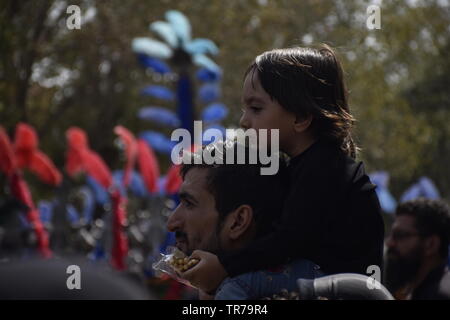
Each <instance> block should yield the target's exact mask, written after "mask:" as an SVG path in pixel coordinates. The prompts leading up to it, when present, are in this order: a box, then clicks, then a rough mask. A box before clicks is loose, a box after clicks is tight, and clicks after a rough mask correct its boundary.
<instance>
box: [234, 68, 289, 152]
mask: <svg viewBox="0 0 450 320" xmlns="http://www.w3.org/2000/svg"><path fill="white" fill-rule="evenodd" d="M242 105H243V108H242V112H243V114H242V117H241V120H240V122H239V124H240V126H241V127H242V128H243V129H245V130H246V129H250V128H253V129H256V130H258V129H279V130H280V132H279V133H280V142H279V143H280V144H279V145H280V150H281V151H284V152H288V149H289V146H290V145H291V144H292V143H293V140H294V139H295V137H294V134H295V131H294V123H295V120H296V117H295V115H294V114H293V113H291V112H289V111H287V110H286V109H284V108H283V107H282V106H281V105H280V104H279V103H278V102H277V101H276V100H272V99H271V98H270V96H269V94H268V93H267V92H266V91H264V89H263V87H262V86H261V83H260V81H259V76H258V72H257V71H254V72H250V73H249V74H248V75H247V77H246V78H245V81H244V88H243V94H242Z"/></svg>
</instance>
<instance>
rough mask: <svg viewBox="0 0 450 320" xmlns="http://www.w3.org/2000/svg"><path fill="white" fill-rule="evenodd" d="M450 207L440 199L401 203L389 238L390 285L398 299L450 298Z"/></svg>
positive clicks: (387, 285) (387, 272)
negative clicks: (448, 262) (449, 252)
mask: <svg viewBox="0 0 450 320" xmlns="http://www.w3.org/2000/svg"><path fill="white" fill-rule="evenodd" d="M449 236H450V210H449V207H448V205H447V204H446V203H445V202H443V201H440V200H428V199H424V198H419V199H416V200H412V201H408V202H405V203H402V204H400V205H399V206H398V207H397V210H396V217H395V221H394V224H393V226H392V230H391V233H390V235H389V237H388V239H387V241H386V247H387V251H386V259H385V263H386V274H385V276H386V278H385V284H386V287H387V288H388V289H389V290H390V291H391V292H392V294H393V295H394V297H395V298H396V299H401V300H450V272H449V269H448V266H447V259H448V247H449Z"/></svg>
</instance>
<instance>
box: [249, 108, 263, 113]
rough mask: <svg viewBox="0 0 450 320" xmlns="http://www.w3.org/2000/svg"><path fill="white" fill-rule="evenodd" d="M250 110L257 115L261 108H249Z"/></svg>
mask: <svg viewBox="0 0 450 320" xmlns="http://www.w3.org/2000/svg"><path fill="white" fill-rule="evenodd" d="M250 110H252V111H253V112H256V113H258V112H260V111H261V110H262V108H260V107H250Z"/></svg>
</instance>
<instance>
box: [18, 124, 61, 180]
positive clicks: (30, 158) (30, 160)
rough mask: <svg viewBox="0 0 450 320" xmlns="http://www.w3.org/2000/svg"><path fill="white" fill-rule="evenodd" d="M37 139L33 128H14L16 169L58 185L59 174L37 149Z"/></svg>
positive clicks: (22, 126)
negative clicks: (24, 169)
mask: <svg viewBox="0 0 450 320" xmlns="http://www.w3.org/2000/svg"><path fill="white" fill-rule="evenodd" d="M38 145H39V139H38V137H37V134H36V131H35V130H34V129H33V127H31V126H29V125H27V124H25V123H19V124H18V125H17V127H16V134H15V140H14V151H15V152H14V153H15V156H16V161H17V166H18V168H28V169H30V170H31V171H32V172H33V173H34V174H36V175H37V176H38V178H39V179H40V180H41V181H43V182H45V183H48V184H51V185H54V186H56V185H59V184H60V183H61V180H62V176H61V173H59V171H58V169H57V168H56V167H55V165H54V164H53V162H52V161H51V160H50V158H49V157H47V156H46V155H45V154H44V153H43V152H42V151H40V150H39V149H38Z"/></svg>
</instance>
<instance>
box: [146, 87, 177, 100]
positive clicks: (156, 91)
mask: <svg viewBox="0 0 450 320" xmlns="http://www.w3.org/2000/svg"><path fill="white" fill-rule="evenodd" d="M141 94H143V95H147V96H152V97H155V98H158V99H161V100H167V101H173V100H174V99H175V95H174V94H173V92H172V90H170V89H169V88H167V87H164V86H156V85H150V86H147V87H145V88H144V89H142V90H141Z"/></svg>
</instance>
